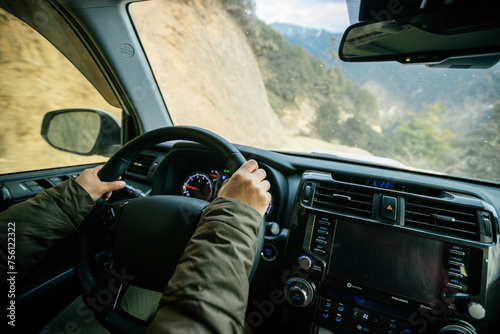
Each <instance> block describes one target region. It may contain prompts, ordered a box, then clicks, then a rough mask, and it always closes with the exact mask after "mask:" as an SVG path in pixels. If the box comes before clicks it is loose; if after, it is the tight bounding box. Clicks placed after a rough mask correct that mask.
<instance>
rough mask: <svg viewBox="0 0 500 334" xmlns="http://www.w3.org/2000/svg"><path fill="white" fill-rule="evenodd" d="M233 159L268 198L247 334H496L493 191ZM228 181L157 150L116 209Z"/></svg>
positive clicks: (181, 151) (201, 193) (498, 263)
mask: <svg viewBox="0 0 500 334" xmlns="http://www.w3.org/2000/svg"><path fill="white" fill-rule="evenodd" d="M237 148H238V149H239V150H240V151H241V152H242V153H243V155H244V156H245V157H246V158H247V159H250V158H252V159H255V160H257V161H258V163H259V165H260V166H261V167H262V168H264V169H265V170H266V172H267V179H268V180H269V181H270V183H271V194H272V198H273V200H272V204H271V205H270V207H269V209H268V213H267V215H266V221H267V223H266V236H265V242H264V246H263V249H262V253H261V260H262V261H260V264H259V267H258V269H257V272H256V275H255V276H254V279H253V280H252V284H251V287H250V298H249V304H248V309H247V319H246V320H247V326H248V328H249V331H253V332H254V333H271V332H272V333H286V332H293V333H325V334H327V333H340V334H343V333H346V334H351V333H381V334H382V333H387V334H393V333H408V334H413V333H436V334H437V333H467V334H474V333H485V334H490V333H494V332H495V329H496V328H498V326H500V322H499V318H500V311H499V309H500V247H499V218H498V211H499V210H500V187H499V185H498V184H492V183H487V182H483V181H479V180H464V179H458V178H452V177H447V176H443V175H439V176H438V175H430V174H421V173H417V172H412V171H405V170H398V169H394V168H390V167H382V166H374V165H368V164H366V165H364V164H361V163H359V162H356V163H355V162H348V161H345V160H343V161H342V160H335V159H334V158H332V157H325V156H321V155H297V154H287V153H278V152H270V151H263V150H262V151H261V150H257V149H254V148H248V147H245V146H237ZM58 172H59V174H61V175H52V174H51V175H47V176H44V175H40V174H39V175H34V174H25V175H21V176H23V177H21V178H20V177H19V175H16V176H15V177H14V176H9V177H10V178H9V179H6V178H5V177H4V178H3V179H0V187H1V190H2V194H3V195H2V196H3V197H2V206H3V207H6V206H8V205H10V204H12V203H14V202H16V201H20V200H22V199H25V198H26V196H27V195H26V194H24V195H23V196H24V197H22V198H16V196H14V195H15V193H14V190H15V189H19V188H20V189H22V187H20V186H19V185H18V184H19V183H22V184H23V185H26V187H28V186H27V185H32V182H31V181H36V182H37V184H38V185H42V186H43V185H45V183H47V184H46V185H47V186H50V185H51V184H52V183H50V182H45V181H48V180H53V181H54V182H55V180H56V179H55V178H56V177H59V179H60V180H63V179H65V178H68V177H76V175H77V172H76V171H75V170H73V169H71V170H68V171H64V170H60V171H58ZM230 176H231V174H230V172H229V169H228V168H227V166H226V162H225V161H224V159H223V158H222V157H221V156H219V155H218V154H216V153H214V152H212V151H210V150H208V149H206V148H205V147H203V146H201V145H198V144H193V143H186V142H178V143H175V144H164V145H158V146H156V147H154V148H152V149H149V150H146V151H144V152H142V153H141V154H139V155H138V156H137V157H136V158H135V159H134V161H133V162H132V163H131V164H130V165H129V167H128V169H127V171H126V173H125V180H126V181H127V189H125V190H124V191H123V192H121V194H117V196H118V197H117V198H115V199H123V198H133V197H142V196H151V195H179V196H189V197H196V198H200V199H203V200H206V201H211V200H213V198H215V197H216V196H217V192H218V190H219V189H220V187H221V186H222V183H223V182H224V181H225V180H226V179H228V178H229V177H230ZM43 180H45V181H43ZM37 190H39V189H38V188H37ZM13 194H14V195H13ZM27 286H30V285H29V284H27ZM28 294H29V293H28Z"/></svg>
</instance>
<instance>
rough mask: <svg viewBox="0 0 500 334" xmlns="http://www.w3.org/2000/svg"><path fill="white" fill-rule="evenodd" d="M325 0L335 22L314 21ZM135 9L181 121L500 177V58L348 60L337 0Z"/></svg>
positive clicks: (246, 136) (269, 145) (245, 137)
mask: <svg viewBox="0 0 500 334" xmlns="http://www.w3.org/2000/svg"><path fill="white" fill-rule="evenodd" d="M259 6H260V7H259ZM266 6H267V7H266ZM273 6H274V7H273ZM321 6H323V7H321ZM259 8H262V10H259ZM273 8H279V10H280V12H279V14H280V15H279V16H276V15H275V16H274V17H273V16H272V15H269V13H273ZM329 10H330V11H332V13H331V17H332V22H331V24H329V25H328V26H325V27H324V28H322V27H317V26H316V27H311V26H308V22H314V15H318V19H317V20H316V22H321V20H320V19H321V18H324V17H325V13H326V14H328V11H329ZM301 11H302V12H303V14H304V13H305V14H304V15H300V14H301ZM274 12H275V13H276V12H277V11H276V10H274ZM130 13H131V16H132V18H133V21H134V24H135V25H136V28H137V30H138V33H139V37H140V38H141V42H142V43H143V45H144V48H145V50H146V53H147V56H148V59H149V61H150V63H151V66H152V68H153V71H154V73H155V77H156V79H157V81H158V83H159V85H160V88H161V91H162V94H163V97H164V99H165V101H166V104H167V107H168V109H169V112H170V114H171V117H172V119H173V121H174V124H176V125H181V124H182V125H193V126H199V127H203V128H206V129H209V130H211V131H214V132H216V133H218V134H220V135H222V136H223V137H225V138H226V139H228V140H229V141H231V142H234V143H238V144H245V145H250V146H255V147H259V148H264V149H274V150H286V151H298V152H311V151H317V152H322V153H327V154H335V155H338V156H348V157H354V158H356V159H362V160H367V161H375V162H377V161H380V162H384V163H387V162H389V163H391V164H393V165H398V166H401V164H404V165H406V166H408V167H413V168H419V169H425V170H433V171H437V172H440V173H449V174H455V175H461V176H468V177H477V178H483V179H490V180H497V181H500V168H498V161H499V159H500V158H499V157H500V135H499V133H500V90H499V87H500V85H499V83H500V66H499V65H496V66H494V67H492V68H490V69H487V70H461V69H452V70H445V69H429V68H426V67H424V66H404V65H401V64H398V63H366V64H360V63H355V64H350V63H344V62H341V61H340V60H338V58H337V51H338V42H339V41H340V39H341V36H342V31H340V30H339V31H334V30H335V29H338V28H337V27H339V26H341V24H337V25H336V24H335V22H336V21H335V20H337V21H338V22H348V11H347V8H346V6H345V4H343V6H342V5H339V1H331V2H327V1H304V2H303V5H299V2H297V1H294V2H289V1H272V2H269V1H251V0H211V1H202V0H194V1H189V2H184V1H173V2H171V1H169V2H165V1H148V2H141V3H135V4H132V5H131V6H130ZM306 14H307V15H306ZM287 15H288V16H287ZM319 16H321V17H319ZM301 17H307V18H308V20H305V21H303V22H302V21H301ZM287 19H288V20H290V21H289V22H287ZM273 20H280V22H276V21H273ZM301 24H302V25H301ZM363 157H365V158H363ZM368 157H369V158H368ZM377 157H382V158H385V159H380V160H377Z"/></svg>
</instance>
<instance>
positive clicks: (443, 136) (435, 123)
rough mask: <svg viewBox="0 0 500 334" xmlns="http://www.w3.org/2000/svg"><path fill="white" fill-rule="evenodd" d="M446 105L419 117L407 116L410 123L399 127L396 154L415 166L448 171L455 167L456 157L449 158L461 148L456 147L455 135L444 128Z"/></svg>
mask: <svg viewBox="0 0 500 334" xmlns="http://www.w3.org/2000/svg"><path fill="white" fill-rule="evenodd" d="M445 110H446V108H445V106H444V105H443V104H440V103H438V104H435V105H432V106H427V107H426V108H424V110H423V111H422V112H420V113H414V112H408V114H407V120H403V121H401V122H400V124H399V131H398V133H397V138H398V145H397V146H396V147H395V150H394V152H395V153H396V154H397V155H399V156H401V157H402V158H403V159H405V160H407V161H409V163H410V164H411V165H412V166H417V167H422V168H424V167H428V166H435V168H436V169H439V170H440V171H447V170H449V168H450V167H451V166H453V165H454V164H455V161H454V159H455V158H456V157H457V154H453V155H450V154H449V153H450V152H453V151H455V153H458V152H456V151H457V149H456V148H455V147H458V145H453V144H454V142H455V141H456V135H455V134H454V133H453V132H451V130H450V129H449V128H448V127H446V125H445V124H443V121H442V120H443V118H444V117H443V116H444V113H445Z"/></svg>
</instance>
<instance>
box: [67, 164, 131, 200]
mask: <svg viewBox="0 0 500 334" xmlns="http://www.w3.org/2000/svg"><path fill="white" fill-rule="evenodd" d="M101 168H102V165H101V166H97V167H94V168H89V169H86V170H84V171H83V172H82V173H81V174H80V175H79V176H78V177H77V178H76V182H78V184H79V185H81V186H82V188H83V189H85V190H86V191H87V192H88V193H89V195H90V197H92V199H93V200H94V202H95V201H97V200H98V199H99V198H100V197H101V196H102V195H104V200H105V201H107V200H108V199H109V198H110V197H111V193H112V192H113V191H116V190H120V189H122V188H123V187H125V182H123V181H113V182H102V181H101V180H100V179H99V177H98V176H97V173H99V171H100V170H101Z"/></svg>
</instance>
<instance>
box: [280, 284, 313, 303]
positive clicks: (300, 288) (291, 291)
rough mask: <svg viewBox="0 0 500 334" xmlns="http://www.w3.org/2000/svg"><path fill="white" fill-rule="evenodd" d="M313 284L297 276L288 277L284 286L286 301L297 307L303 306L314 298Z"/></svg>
mask: <svg viewBox="0 0 500 334" xmlns="http://www.w3.org/2000/svg"><path fill="white" fill-rule="evenodd" d="M314 290H315V286H314V284H313V283H310V282H308V281H307V280H305V279H303V278H299V277H293V278H290V279H289V280H288V281H287V282H286V284H285V287H284V292H285V297H286V299H287V300H288V302H289V303H290V304H292V305H295V306H297V307H305V306H307V305H309V304H310V303H311V302H312V300H313V299H314Z"/></svg>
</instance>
